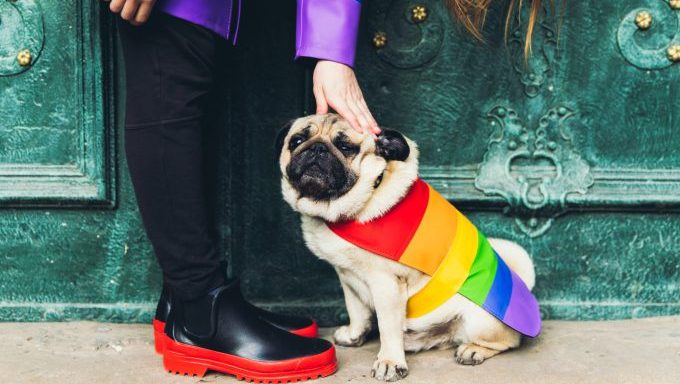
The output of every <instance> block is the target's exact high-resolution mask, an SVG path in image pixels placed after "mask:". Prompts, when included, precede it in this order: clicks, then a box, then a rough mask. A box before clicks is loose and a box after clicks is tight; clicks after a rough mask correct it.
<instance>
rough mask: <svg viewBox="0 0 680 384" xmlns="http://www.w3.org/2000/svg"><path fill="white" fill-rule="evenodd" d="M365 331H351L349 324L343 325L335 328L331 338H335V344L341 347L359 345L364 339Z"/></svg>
mask: <svg viewBox="0 0 680 384" xmlns="http://www.w3.org/2000/svg"><path fill="white" fill-rule="evenodd" d="M367 333H368V332H367V331H363V332H356V331H355V332H352V329H351V328H350V327H349V326H347V325H343V326H342V327H340V328H338V329H336V330H335V333H334V334H333V339H334V340H335V344H337V345H340V346H343V347H359V346H361V345H363V344H364V342H365V341H366V334H367Z"/></svg>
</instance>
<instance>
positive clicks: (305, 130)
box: [283, 115, 363, 201]
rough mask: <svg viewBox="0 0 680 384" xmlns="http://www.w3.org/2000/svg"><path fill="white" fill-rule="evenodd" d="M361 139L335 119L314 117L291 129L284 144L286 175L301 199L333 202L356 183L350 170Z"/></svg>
mask: <svg viewBox="0 0 680 384" xmlns="http://www.w3.org/2000/svg"><path fill="white" fill-rule="evenodd" d="M362 139H363V137H362V136H361V135H359V134H358V133H357V132H355V131H354V130H353V129H351V127H350V126H349V125H348V124H347V123H345V122H344V121H340V120H339V119H338V118H337V117H336V116H333V115H326V116H314V117H311V118H307V119H303V121H298V122H296V123H295V124H293V126H292V127H291V130H290V134H289V135H288V137H287V140H286V142H285V143H284V148H283V150H284V151H287V152H288V153H289V154H290V161H289V162H288V165H287V166H286V169H285V173H286V175H287V176H288V180H289V181H290V183H291V184H292V185H293V187H294V188H295V189H296V190H297V191H298V192H299V193H300V196H301V197H307V198H310V199H312V200H317V201H319V200H332V199H336V198H338V197H339V196H342V195H344V194H345V193H347V191H349V190H350V189H351V188H352V186H354V183H356V181H357V173H356V171H355V170H353V169H352V160H354V159H355V158H356V157H357V155H359V151H360V148H361V142H362Z"/></svg>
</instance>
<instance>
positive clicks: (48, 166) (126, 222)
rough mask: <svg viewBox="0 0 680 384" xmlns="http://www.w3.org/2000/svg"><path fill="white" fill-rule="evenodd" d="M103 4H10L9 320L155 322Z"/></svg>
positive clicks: (0, 86)
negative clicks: (20, 53)
mask: <svg viewBox="0 0 680 384" xmlns="http://www.w3.org/2000/svg"><path fill="white" fill-rule="evenodd" d="M103 4H105V3H103V2H100V1H90V0H82V1H81V0H63V1H36V0H17V1H0V321H36V320H50V321H57V320H69V319H100V320H110V321H149V320H150V318H151V316H152V313H153V310H154V308H155V303H154V302H153V301H154V300H155V299H156V298H157V294H158V291H159V288H160V275H159V273H158V267H157V266H156V262H155V259H154V257H153V254H152V251H151V247H150V246H149V244H148V240H147V239H146V237H145V235H144V230H143V228H142V225H141V222H140V219H139V215H138V212H137V207H136V202H135V199H134V193H133V191H132V188H131V184H130V180H129V178H128V174H127V170H126V169H127V168H126V165H125V162H124V156H123V151H122V147H121V145H122V133H123V130H122V129H119V128H120V127H118V126H117V124H120V122H122V121H123V119H122V108H121V102H122V100H123V98H122V96H123V95H124V94H119V95H120V96H121V97H120V98H118V99H114V96H118V95H117V94H116V93H115V92H114V91H115V90H116V88H117V85H120V84H122V83H123V81H122V80H123V77H122V74H121V73H117V72H116V71H115V69H116V66H114V65H113V64H114V62H115V57H114V54H115V46H114V44H113V42H114V37H115V33H114V32H115V31H114V30H113V24H112V19H111V18H110V17H109V12H108V10H107V9H106V8H104V7H102V5H103ZM25 49H27V50H28V52H29V53H30V58H28V57H26V56H24V57H23V58H22V60H23V61H22V62H23V63H24V65H21V63H20V62H19V60H17V56H18V53H19V52H21V51H23V50H25ZM116 101H117V103H116ZM116 112H120V113H121V114H120V116H116Z"/></svg>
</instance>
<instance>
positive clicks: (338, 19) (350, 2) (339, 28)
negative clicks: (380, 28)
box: [295, 0, 361, 67]
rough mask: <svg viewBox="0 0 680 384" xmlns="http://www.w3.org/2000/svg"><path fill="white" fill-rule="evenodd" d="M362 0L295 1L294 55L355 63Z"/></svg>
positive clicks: (347, 63)
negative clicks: (295, 37)
mask: <svg viewBox="0 0 680 384" xmlns="http://www.w3.org/2000/svg"><path fill="white" fill-rule="evenodd" d="M360 14H361V0H297V31H296V32H297V33H296V34H297V39H296V44H295V58H296V59H297V58H298V57H314V58H317V59H323V60H331V61H337V62H339V63H343V64H346V65H349V66H350V67H351V66H353V65H354V54H355V50H356V43H357V32H358V29H359V16H360Z"/></svg>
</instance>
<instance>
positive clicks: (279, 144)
mask: <svg viewBox="0 0 680 384" xmlns="http://www.w3.org/2000/svg"><path fill="white" fill-rule="evenodd" d="M294 122H295V119H293V120H291V121H289V122H287V123H286V124H285V125H284V126H283V127H281V129H280V130H279V133H278V134H277V135H276V144H274V145H275V148H274V153H275V155H276V160H277V161H278V159H279V156H281V151H282V150H283V142H284V141H285V140H286V136H287V135H288V132H290V128H291V127H292V126H293V123H294Z"/></svg>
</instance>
